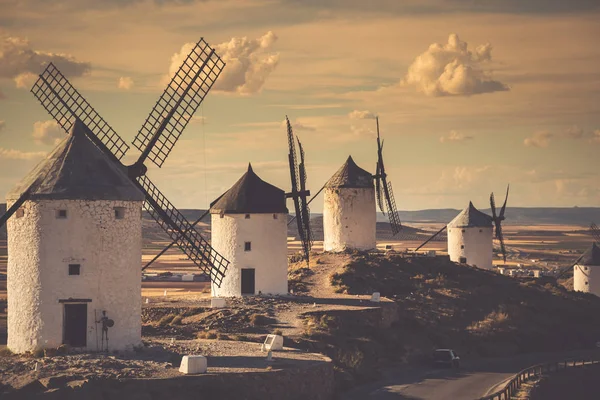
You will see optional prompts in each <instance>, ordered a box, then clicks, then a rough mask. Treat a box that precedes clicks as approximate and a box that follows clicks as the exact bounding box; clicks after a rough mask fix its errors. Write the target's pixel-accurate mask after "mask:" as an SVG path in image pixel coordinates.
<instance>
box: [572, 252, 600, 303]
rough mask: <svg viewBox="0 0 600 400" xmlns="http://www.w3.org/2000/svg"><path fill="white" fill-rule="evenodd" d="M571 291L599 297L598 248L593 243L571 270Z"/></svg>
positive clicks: (599, 264)
mask: <svg viewBox="0 0 600 400" xmlns="http://www.w3.org/2000/svg"><path fill="white" fill-rule="evenodd" d="M573 289H574V290H575V291H578V292H586V293H592V294H595V295H596V296H600V247H599V246H598V245H597V244H596V243H593V244H592V247H590V249H589V250H588V251H586V252H585V253H584V254H583V257H582V258H581V260H579V263H578V264H577V265H575V267H574V269H573Z"/></svg>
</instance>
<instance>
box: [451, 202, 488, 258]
mask: <svg viewBox="0 0 600 400" xmlns="http://www.w3.org/2000/svg"><path fill="white" fill-rule="evenodd" d="M447 229H448V255H449V256H450V260H451V261H454V262H460V263H463V264H469V265H473V266H476V267H479V268H492V254H493V229H494V226H493V223H492V218H491V217H490V216H489V215H487V214H484V213H482V212H481V211H479V210H478V209H476V208H475V206H473V203H471V202H469V206H468V207H467V208H465V209H464V210H462V211H461V212H460V214H458V215H457V216H456V218H454V219H453V220H452V221H451V222H450V223H449V224H448V225H447Z"/></svg>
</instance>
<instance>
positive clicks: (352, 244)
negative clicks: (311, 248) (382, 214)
mask: <svg viewBox="0 0 600 400" xmlns="http://www.w3.org/2000/svg"><path fill="white" fill-rule="evenodd" d="M376 212H377V209H376V205H375V186H374V185H373V175H372V174H371V173H369V172H367V171H365V170H364V169H362V168H360V167H359V166H358V165H356V163H355V162H354V160H353V159H352V157H351V156H348V159H347V160H346V162H345V163H344V165H342V167H341V168H340V169H339V170H338V171H337V172H336V173H335V174H334V175H333V176H332V177H331V179H329V181H327V183H326V184H325V194H324V204H323V236H324V237H323V250H325V251H343V250H345V249H347V248H350V249H357V250H370V249H373V248H375V244H376V242H375V228H376V223H377V214H376Z"/></svg>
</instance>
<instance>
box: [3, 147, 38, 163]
mask: <svg viewBox="0 0 600 400" xmlns="http://www.w3.org/2000/svg"><path fill="white" fill-rule="evenodd" d="M46 154H47V153H46V152H45V151H21V150H15V149H5V148H3V147H0V159H5V160H33V159H36V158H42V157H45V156H46Z"/></svg>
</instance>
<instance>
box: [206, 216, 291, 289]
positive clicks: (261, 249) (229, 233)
mask: <svg viewBox="0 0 600 400" xmlns="http://www.w3.org/2000/svg"><path fill="white" fill-rule="evenodd" d="M274 215H275V216H276V217H277V218H274V217H273V216H274ZM245 242H251V243H252V250H251V251H244V243H245ZM211 244H212V247H213V248H214V249H215V250H216V251H217V252H219V253H220V254H221V255H222V256H223V257H225V258H226V259H227V260H229V261H230V264H229V268H228V269H227V273H226V276H225V278H224V279H223V282H222V283H221V287H220V288H218V287H217V286H216V285H214V284H213V285H212V290H211V291H212V295H213V296H216V297H231V296H241V293H242V273H241V270H242V269H243V268H254V269H255V293H256V294H258V292H259V291H260V292H262V294H287V292H288V283H287V266H288V265H287V214H250V218H249V219H246V218H245V214H224V215H223V218H221V216H220V215H219V214H212V227H211Z"/></svg>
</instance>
